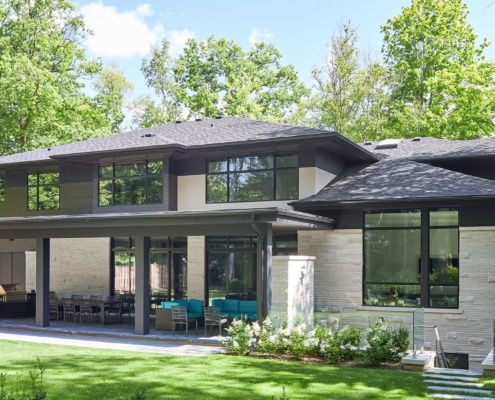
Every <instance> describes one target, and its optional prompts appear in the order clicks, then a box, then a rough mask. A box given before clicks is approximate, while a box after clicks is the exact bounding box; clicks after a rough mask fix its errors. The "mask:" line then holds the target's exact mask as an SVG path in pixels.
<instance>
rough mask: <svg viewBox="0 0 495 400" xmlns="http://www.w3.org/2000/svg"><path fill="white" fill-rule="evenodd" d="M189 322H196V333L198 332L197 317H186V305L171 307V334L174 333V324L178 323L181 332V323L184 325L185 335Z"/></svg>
mask: <svg viewBox="0 0 495 400" xmlns="http://www.w3.org/2000/svg"><path fill="white" fill-rule="evenodd" d="M190 322H196V335H197V334H198V318H188V317H187V307H185V306H178V307H172V335H175V326H176V325H177V324H179V325H180V333H182V325H185V326H186V336H187V331H188V327H189V323H190Z"/></svg>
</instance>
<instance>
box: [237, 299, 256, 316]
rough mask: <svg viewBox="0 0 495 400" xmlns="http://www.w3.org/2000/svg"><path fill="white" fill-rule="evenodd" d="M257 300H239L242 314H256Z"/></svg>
mask: <svg viewBox="0 0 495 400" xmlns="http://www.w3.org/2000/svg"><path fill="white" fill-rule="evenodd" d="M256 311H257V310H256V301H252V300H241V301H240V302H239V312H240V313H242V314H256Z"/></svg>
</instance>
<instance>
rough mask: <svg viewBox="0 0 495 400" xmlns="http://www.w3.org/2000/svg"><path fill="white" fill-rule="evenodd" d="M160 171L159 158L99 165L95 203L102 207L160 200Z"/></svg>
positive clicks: (155, 202) (161, 190) (156, 202)
mask: <svg viewBox="0 0 495 400" xmlns="http://www.w3.org/2000/svg"><path fill="white" fill-rule="evenodd" d="M162 171H163V163H162V162H161V161H147V162H140V163H139V162H135V163H125V164H124V163H123V164H116V163H113V164H107V165H103V164H102V165H100V166H99V168H98V205H99V206H100V207H105V206H130V205H139V204H158V203H161V202H162V201H163V177H162Z"/></svg>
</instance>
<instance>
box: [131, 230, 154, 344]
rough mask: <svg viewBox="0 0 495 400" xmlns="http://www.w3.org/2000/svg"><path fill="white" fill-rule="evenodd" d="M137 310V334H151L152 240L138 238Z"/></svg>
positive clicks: (143, 237)
mask: <svg viewBox="0 0 495 400" xmlns="http://www.w3.org/2000/svg"><path fill="white" fill-rule="evenodd" d="M135 300H136V310H135V318H136V319H135V326H134V329H135V332H136V334H138V335H147V334H148V333H149V332H150V307H151V305H150V238H149V236H138V237H136V299H135Z"/></svg>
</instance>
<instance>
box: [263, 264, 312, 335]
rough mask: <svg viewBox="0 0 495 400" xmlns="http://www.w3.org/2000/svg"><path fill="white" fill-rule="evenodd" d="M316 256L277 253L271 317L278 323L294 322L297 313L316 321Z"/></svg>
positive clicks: (310, 321)
mask: <svg viewBox="0 0 495 400" xmlns="http://www.w3.org/2000/svg"><path fill="white" fill-rule="evenodd" d="M314 260H315V257H309V256H274V257H273V265H272V271H273V274H272V291H273V292H272V304H271V307H270V310H269V316H270V319H271V320H272V321H273V322H274V324H275V325H280V324H282V323H283V322H285V321H287V322H288V323H289V325H292V324H293V323H294V322H295V321H296V319H297V317H298V316H300V317H301V318H302V320H303V321H304V322H306V324H307V325H308V326H311V325H312V324H313V311H314Z"/></svg>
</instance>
